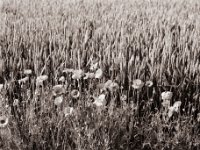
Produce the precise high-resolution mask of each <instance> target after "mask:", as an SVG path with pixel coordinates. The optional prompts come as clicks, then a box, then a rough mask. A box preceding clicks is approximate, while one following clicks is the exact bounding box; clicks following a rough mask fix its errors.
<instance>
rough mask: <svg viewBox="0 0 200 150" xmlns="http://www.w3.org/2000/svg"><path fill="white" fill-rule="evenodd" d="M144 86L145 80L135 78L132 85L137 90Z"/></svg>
mask: <svg viewBox="0 0 200 150" xmlns="http://www.w3.org/2000/svg"><path fill="white" fill-rule="evenodd" d="M143 86H144V82H143V81H142V80H140V79H136V80H133V84H132V87H133V88H134V89H136V90H139V89H141V88H142V87H143Z"/></svg>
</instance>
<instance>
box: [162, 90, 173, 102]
mask: <svg viewBox="0 0 200 150" xmlns="http://www.w3.org/2000/svg"><path fill="white" fill-rule="evenodd" d="M172 96H173V93H172V92H170V91H165V92H162V93H161V97H162V99H163V100H171V99H172Z"/></svg>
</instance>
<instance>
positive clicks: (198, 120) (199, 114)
mask: <svg viewBox="0 0 200 150" xmlns="http://www.w3.org/2000/svg"><path fill="white" fill-rule="evenodd" d="M197 122H200V113H198V114H197Z"/></svg>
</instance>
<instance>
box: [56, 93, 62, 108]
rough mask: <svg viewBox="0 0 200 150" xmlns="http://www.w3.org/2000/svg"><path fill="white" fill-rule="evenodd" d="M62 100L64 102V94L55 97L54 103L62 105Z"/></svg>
mask: <svg viewBox="0 0 200 150" xmlns="http://www.w3.org/2000/svg"><path fill="white" fill-rule="evenodd" d="M62 102H63V95H61V96H57V97H56V98H55V100H54V104H55V105H56V106H59V105H61V104H62Z"/></svg>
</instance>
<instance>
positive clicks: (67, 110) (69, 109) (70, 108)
mask: <svg viewBox="0 0 200 150" xmlns="http://www.w3.org/2000/svg"><path fill="white" fill-rule="evenodd" d="M73 111H74V108H73V107H65V108H64V114H65V117H66V116H69V115H71V114H72V113H73Z"/></svg>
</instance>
